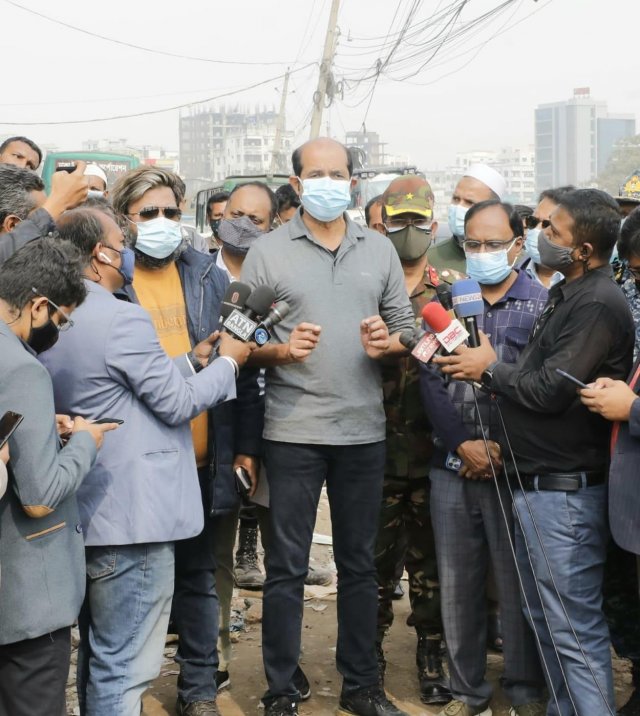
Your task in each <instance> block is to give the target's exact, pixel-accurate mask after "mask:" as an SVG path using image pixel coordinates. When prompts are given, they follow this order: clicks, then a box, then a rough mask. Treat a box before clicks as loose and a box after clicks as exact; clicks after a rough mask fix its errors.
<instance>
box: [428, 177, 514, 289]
mask: <svg viewBox="0 0 640 716" xmlns="http://www.w3.org/2000/svg"><path fill="white" fill-rule="evenodd" d="M506 193H507V183H506V181H505V180H504V177H503V176H502V174H500V173H499V172H497V171H496V170H495V169H493V168H492V167H490V166H487V165H486V164H472V165H471V166H470V167H469V168H468V169H467V170H466V171H465V173H464V175H463V177H462V179H460V181H459V182H458V183H457V184H456V188H455V189H454V190H453V196H452V197H451V204H450V205H449V229H450V230H451V234H452V236H451V238H450V239H447V240H446V241H443V242H441V243H434V245H433V246H432V247H431V249H430V251H429V263H430V264H431V265H432V266H435V267H436V268H437V269H438V270H439V271H444V269H445V268H454V269H456V270H457V271H462V272H464V270H465V265H466V260H465V256H464V251H463V249H462V242H463V241H464V217H465V214H466V213H467V211H468V210H469V208H470V207H472V206H473V205H474V204H477V203H478V202H479V201H488V200H489V199H500V200H501V201H502V200H503V199H504V197H505V195H506ZM443 276H444V277H445V278H446V276H445V274H444V273H443Z"/></svg>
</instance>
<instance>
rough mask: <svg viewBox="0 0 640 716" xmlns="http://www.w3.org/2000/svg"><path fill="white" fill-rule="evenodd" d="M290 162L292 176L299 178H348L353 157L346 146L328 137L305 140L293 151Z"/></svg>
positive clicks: (350, 173) (351, 168)
mask: <svg viewBox="0 0 640 716" xmlns="http://www.w3.org/2000/svg"><path fill="white" fill-rule="evenodd" d="M291 163H292V165H293V173H294V176H297V177H300V178H301V179H310V178H318V177H331V178H332V179H349V178H351V175H352V174H353V159H352V158H351V154H350V153H349V151H348V150H347V148H346V147H345V146H344V144H340V142H336V140H335V139H329V138H328V137H319V138H318V139H312V140H310V141H308V142H305V143H304V144H303V145H302V146H300V147H298V148H297V149H296V150H295V151H294V152H293V154H292V155H291Z"/></svg>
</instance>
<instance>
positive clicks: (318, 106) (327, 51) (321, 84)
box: [309, 0, 340, 139]
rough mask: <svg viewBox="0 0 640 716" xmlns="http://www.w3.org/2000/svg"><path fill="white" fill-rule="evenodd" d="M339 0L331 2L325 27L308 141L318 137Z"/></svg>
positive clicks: (331, 60) (334, 49) (331, 56)
mask: <svg viewBox="0 0 640 716" xmlns="http://www.w3.org/2000/svg"><path fill="white" fill-rule="evenodd" d="M339 7H340V0H333V1H332V3H331V12H330V13H329V26H328V27H327V36H326V37H325V40H324V52H323V53H322V62H321V64H320V76H319V77H318V89H317V90H316V92H315V94H314V95H313V104H314V107H313V114H312V116H311V133H310V134H309V139H316V138H317V137H318V136H319V135H320V125H321V123H322V110H323V109H324V102H325V98H326V96H327V85H328V83H329V77H330V76H331V65H332V63H333V56H334V54H335V51H336V41H337V39H338V28H337V25H338V9H339Z"/></svg>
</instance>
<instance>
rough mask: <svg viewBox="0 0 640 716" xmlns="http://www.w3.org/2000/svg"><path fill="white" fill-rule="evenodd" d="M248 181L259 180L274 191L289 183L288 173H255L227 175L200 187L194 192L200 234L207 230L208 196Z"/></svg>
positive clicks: (229, 189)
mask: <svg viewBox="0 0 640 716" xmlns="http://www.w3.org/2000/svg"><path fill="white" fill-rule="evenodd" d="M249 181H259V182H262V183H263V184H266V185H267V186H268V187H269V189H271V190H272V191H275V190H276V189H277V188H278V187H279V186H282V185H283V184H288V183H289V175H288V174H272V175H270V176H267V175H266V174H256V175H253V176H252V175H240V174H237V175H235V176H228V177H225V179H223V180H222V182H221V183H220V184H216V185H215V186H212V187H210V188H208V189H201V190H200V191H199V192H198V193H197V194H196V229H197V230H198V231H199V232H200V233H201V234H206V233H208V232H209V222H208V221H207V202H208V201H209V197H210V196H213V194H217V193H218V192H219V191H227V192H229V191H231V190H232V189H233V188H234V187H236V186H237V185H238V184H246V183H247V182H249Z"/></svg>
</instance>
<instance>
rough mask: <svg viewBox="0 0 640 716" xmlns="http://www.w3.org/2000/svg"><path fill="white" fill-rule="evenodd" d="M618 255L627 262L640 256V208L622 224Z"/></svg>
mask: <svg viewBox="0 0 640 716" xmlns="http://www.w3.org/2000/svg"><path fill="white" fill-rule="evenodd" d="M618 254H619V255H620V258H621V259H624V260H625V261H628V260H629V259H630V258H631V257H632V256H640V206H639V207H638V208H637V209H634V210H633V211H632V212H631V213H630V214H629V216H627V218H626V219H625V220H624V224H622V228H621V229H620V239H619V240H618Z"/></svg>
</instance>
